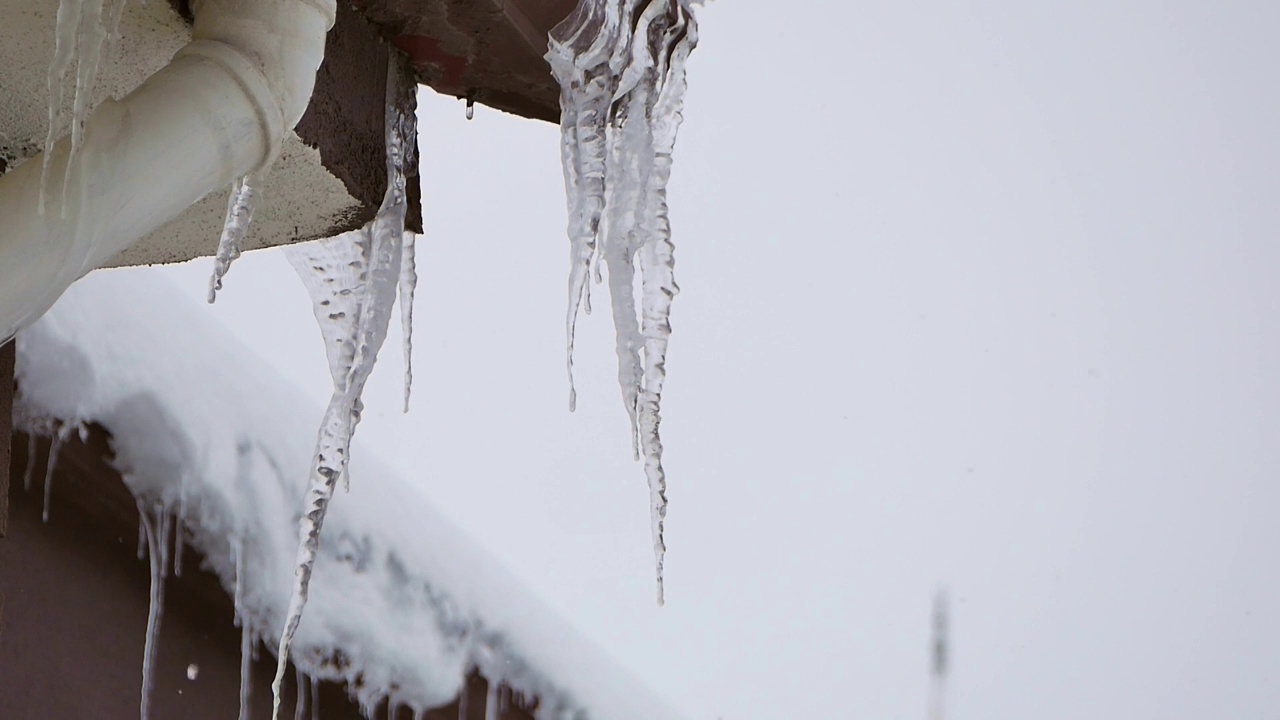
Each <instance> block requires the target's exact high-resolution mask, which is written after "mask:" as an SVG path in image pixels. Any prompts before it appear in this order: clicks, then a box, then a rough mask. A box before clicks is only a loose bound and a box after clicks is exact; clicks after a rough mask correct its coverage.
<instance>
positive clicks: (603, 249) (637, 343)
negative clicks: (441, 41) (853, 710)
mask: <svg viewBox="0 0 1280 720" xmlns="http://www.w3.org/2000/svg"><path fill="white" fill-rule="evenodd" d="M697 37H698V33H697V21H696V19H695V17H694V13H693V3H692V2H691V1H690V0H582V2H580V3H579V4H578V7H577V9H576V10H575V11H574V12H573V14H572V15H570V16H569V17H568V18H567V19H565V21H564V22H562V23H561V24H560V25H558V26H557V27H556V28H555V29H554V30H552V32H551V43H550V48H551V49H550V51H549V52H548V53H547V60H548V61H549V62H550V63H551V68H552V73H553V74H554V75H555V77H556V80H557V81H558V82H559V83H560V88H561V93H560V109H561V120H560V127H561V159H562V162H563V165H564V177H565V192H566V195H567V196H568V209H569V227H568V233H569V241H570V256H569V258H570V265H569V267H570V269H569V311H568V317H567V319H566V326H567V328H566V329H567V345H568V347H567V355H568V360H567V364H568V371H569V408H570V410H572V409H573V408H574V406H575V405H576V402H577V393H576V391H575V390H574V387H573V343H574V328H575V326H576V324H577V315H578V308H579V307H584V309H585V310H586V311H587V312H588V313H589V312H590V311H591V299H590V289H589V281H590V275H591V274H592V272H591V271H592V265H593V263H594V264H595V271H596V280H597V282H599V280H600V274H599V273H600V271H599V263H600V261H601V259H603V261H604V263H605V265H607V266H608V270H609V294H610V298H611V301H612V308H613V321H614V327H615V333H616V352H617V356H618V381H619V384H620V385H621V388H622V399H623V404H624V405H625V407H626V410H627V414H628V416H629V417H630V420H631V431H632V446H633V448H634V451H635V453H636V455H637V459H638V458H639V457H640V455H643V457H644V468H645V476H646V479H647V481H648V483H649V495H650V514H651V524H652V532H653V546H654V556H655V563H656V572H657V594H658V604H659V605H661V604H662V602H663V580H662V567H663V560H664V556H665V553H666V544H665V540H664V538H663V523H664V519H665V517H666V512H667V498H666V475H665V472H664V471H663V467H662V441H661V438H660V436H659V432H658V428H659V425H660V423H661V415H660V406H661V400H662V386H663V383H664V381H665V379H666V354H667V342H668V339H669V337H670V335H671V324H670V320H669V318H670V312H671V301H672V299H673V298H674V297H675V295H676V293H677V292H679V288H678V287H677V286H676V283H675V278H674V275H673V269H674V264H675V263H674V259H673V251H674V246H673V244H672V242H671V224H670V220H669V218H668V214H667V181H668V180H669V178H670V177H671V154H672V151H673V149H674V147H675V141H676V131H677V129H678V128H679V125H680V121H681V115H680V111H681V108H682V106H683V102H684V91H685V87H686V83H685V61H686V60H687V59H688V57H689V53H690V52H691V51H692V50H693V48H694V46H695V45H696V44H697ZM637 265H638V266H639V274H640V307H639V308H637V307H636V304H635V297H636V293H635V289H634V282H635V279H634V278H635V275H636V270H637V268H636V266H637Z"/></svg>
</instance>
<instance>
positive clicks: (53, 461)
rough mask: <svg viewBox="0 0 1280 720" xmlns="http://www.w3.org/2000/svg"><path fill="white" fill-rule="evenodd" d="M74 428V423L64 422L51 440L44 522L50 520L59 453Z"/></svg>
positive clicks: (45, 465)
mask: <svg viewBox="0 0 1280 720" xmlns="http://www.w3.org/2000/svg"><path fill="white" fill-rule="evenodd" d="M74 429H75V425H74V424H72V423H63V424H62V426H61V427H59V428H58V431H57V432H56V433H54V435H53V439H52V440H50V442H49V457H48V459H47V460H45V463H44V511H43V512H41V514H40V519H41V520H43V521H44V522H49V502H50V500H52V498H53V471H54V470H55V469H57V467H58V454H59V453H60V452H61V451H62V444H63V443H65V442H66V441H67V438H69V437H71V431H72V430H74Z"/></svg>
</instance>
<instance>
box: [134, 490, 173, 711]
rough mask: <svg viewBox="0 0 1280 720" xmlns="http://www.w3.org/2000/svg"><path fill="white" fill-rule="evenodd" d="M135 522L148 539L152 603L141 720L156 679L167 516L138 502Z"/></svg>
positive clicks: (165, 571) (166, 556) (160, 508)
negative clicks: (137, 522) (139, 525)
mask: <svg viewBox="0 0 1280 720" xmlns="http://www.w3.org/2000/svg"><path fill="white" fill-rule="evenodd" d="M138 518H139V522H141V523H142V527H143V530H144V532H145V533H146V538H147V550H148V552H149V553H150V561H151V562H150V565H151V603H150V606H149V608H148V610H147V637H146V642H145V643H144V645H143V649H142V699H141V701H140V704H139V713H140V716H141V718H142V720H148V718H150V717H151V687H152V684H153V682H154V678H155V663H156V643H157V641H158V640H159V634H160V620H161V617H162V615H163V613H164V581H165V577H166V576H167V575H168V561H169V550H168V547H169V530H170V527H171V525H170V515H169V512H168V511H167V510H165V509H164V507H163V506H161V505H160V504H159V503H156V506H155V507H154V508H153V509H149V508H148V507H147V506H146V504H145V503H144V502H143V501H142V500H138Z"/></svg>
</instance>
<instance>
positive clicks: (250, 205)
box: [209, 174, 262, 303]
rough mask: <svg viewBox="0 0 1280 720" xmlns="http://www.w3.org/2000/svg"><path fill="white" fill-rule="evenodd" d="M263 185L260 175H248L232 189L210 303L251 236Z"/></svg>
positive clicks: (210, 289) (210, 292)
mask: <svg viewBox="0 0 1280 720" xmlns="http://www.w3.org/2000/svg"><path fill="white" fill-rule="evenodd" d="M261 182H262V178H261V176H259V175H257V174H250V175H246V176H244V177H242V178H240V179H239V180H237V181H236V182H235V184H234V185H233V186H232V187H231V196H230V197H229V198H227V215H226V219H224V220H223V221H222V236H221V237H219V238H218V251H217V253H216V254H215V255H214V258H213V273H212V274H211V275H210V276H209V302H210V303H213V302H214V301H215V300H217V299H218V291H219V290H221V289H222V278H223V277H225V276H226V274H227V271H228V270H230V269H231V263H233V262H235V260H236V259H237V258H239V257H240V245H241V244H242V243H243V242H244V238H245V236H246V235H248V234H249V225H250V224H251V223H252V222H253V211H254V210H255V209H256V208H257V205H258V188H259V187H260V185H261Z"/></svg>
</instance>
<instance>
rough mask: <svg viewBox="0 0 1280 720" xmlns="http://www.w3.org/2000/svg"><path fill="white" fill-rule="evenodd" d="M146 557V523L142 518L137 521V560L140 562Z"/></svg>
mask: <svg viewBox="0 0 1280 720" xmlns="http://www.w3.org/2000/svg"><path fill="white" fill-rule="evenodd" d="M146 556H147V523H146V521H145V520H143V519H142V518H139V519H138V559H139V560H141V559H143V558H145V557H146Z"/></svg>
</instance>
